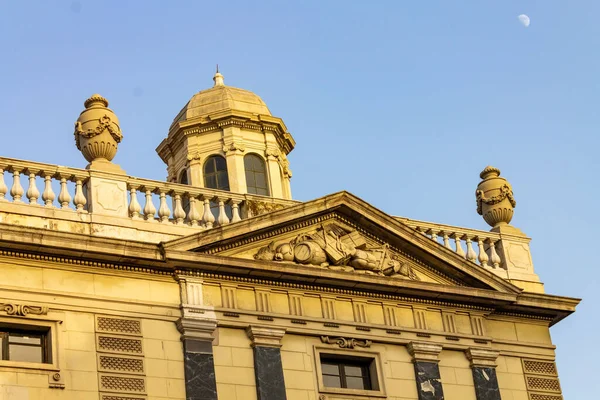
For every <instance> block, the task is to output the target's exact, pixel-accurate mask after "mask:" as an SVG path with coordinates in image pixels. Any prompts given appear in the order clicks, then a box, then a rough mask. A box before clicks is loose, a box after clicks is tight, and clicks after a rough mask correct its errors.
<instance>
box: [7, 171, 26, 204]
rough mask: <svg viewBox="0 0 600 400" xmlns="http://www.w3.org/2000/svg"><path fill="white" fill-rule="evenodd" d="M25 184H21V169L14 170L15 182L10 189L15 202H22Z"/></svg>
mask: <svg viewBox="0 0 600 400" xmlns="http://www.w3.org/2000/svg"><path fill="white" fill-rule="evenodd" d="M23 193H24V191H23V186H21V171H17V170H16V169H15V170H13V184H12V188H11V189H10V195H11V196H12V198H13V202H15V203H22V202H23V201H22V200H21V197H23Z"/></svg>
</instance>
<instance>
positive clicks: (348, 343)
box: [321, 336, 373, 349]
mask: <svg viewBox="0 0 600 400" xmlns="http://www.w3.org/2000/svg"><path fill="white" fill-rule="evenodd" d="M321 342H323V343H326V344H336V345H338V346H339V347H340V348H341V349H353V348H355V347H364V348H367V347H371V344H372V343H373V342H372V341H370V340H361V339H354V338H349V339H347V338H344V337H337V338H330V337H329V336H321Z"/></svg>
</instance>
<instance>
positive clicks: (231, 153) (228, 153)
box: [223, 127, 248, 193]
mask: <svg viewBox="0 0 600 400" xmlns="http://www.w3.org/2000/svg"><path fill="white" fill-rule="evenodd" d="M245 151H246V146H245V145H244V138H243V136H242V133H241V131H240V129H239V128H237V127H229V128H224V129H223V152H224V153H225V160H226V161H227V173H228V175H229V190H230V191H232V192H234V193H247V192H248V188H247V186H246V169H245V168H244V152H245Z"/></svg>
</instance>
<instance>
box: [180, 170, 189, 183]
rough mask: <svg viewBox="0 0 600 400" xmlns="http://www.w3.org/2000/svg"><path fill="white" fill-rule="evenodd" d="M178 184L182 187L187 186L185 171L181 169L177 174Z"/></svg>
mask: <svg viewBox="0 0 600 400" xmlns="http://www.w3.org/2000/svg"><path fill="white" fill-rule="evenodd" d="M179 183H181V184H182V185H189V181H188V171H187V169H183V170H182V171H181V172H180V173H179Z"/></svg>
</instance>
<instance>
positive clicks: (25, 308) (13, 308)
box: [0, 303, 48, 317]
mask: <svg viewBox="0 0 600 400" xmlns="http://www.w3.org/2000/svg"><path fill="white" fill-rule="evenodd" d="M0 311H4V312H5V313H6V314H8V315H16V316H19V317H26V316H27V315H46V314H48V307H46V306H34V305H30V304H15V303H3V304H2V303H0Z"/></svg>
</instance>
